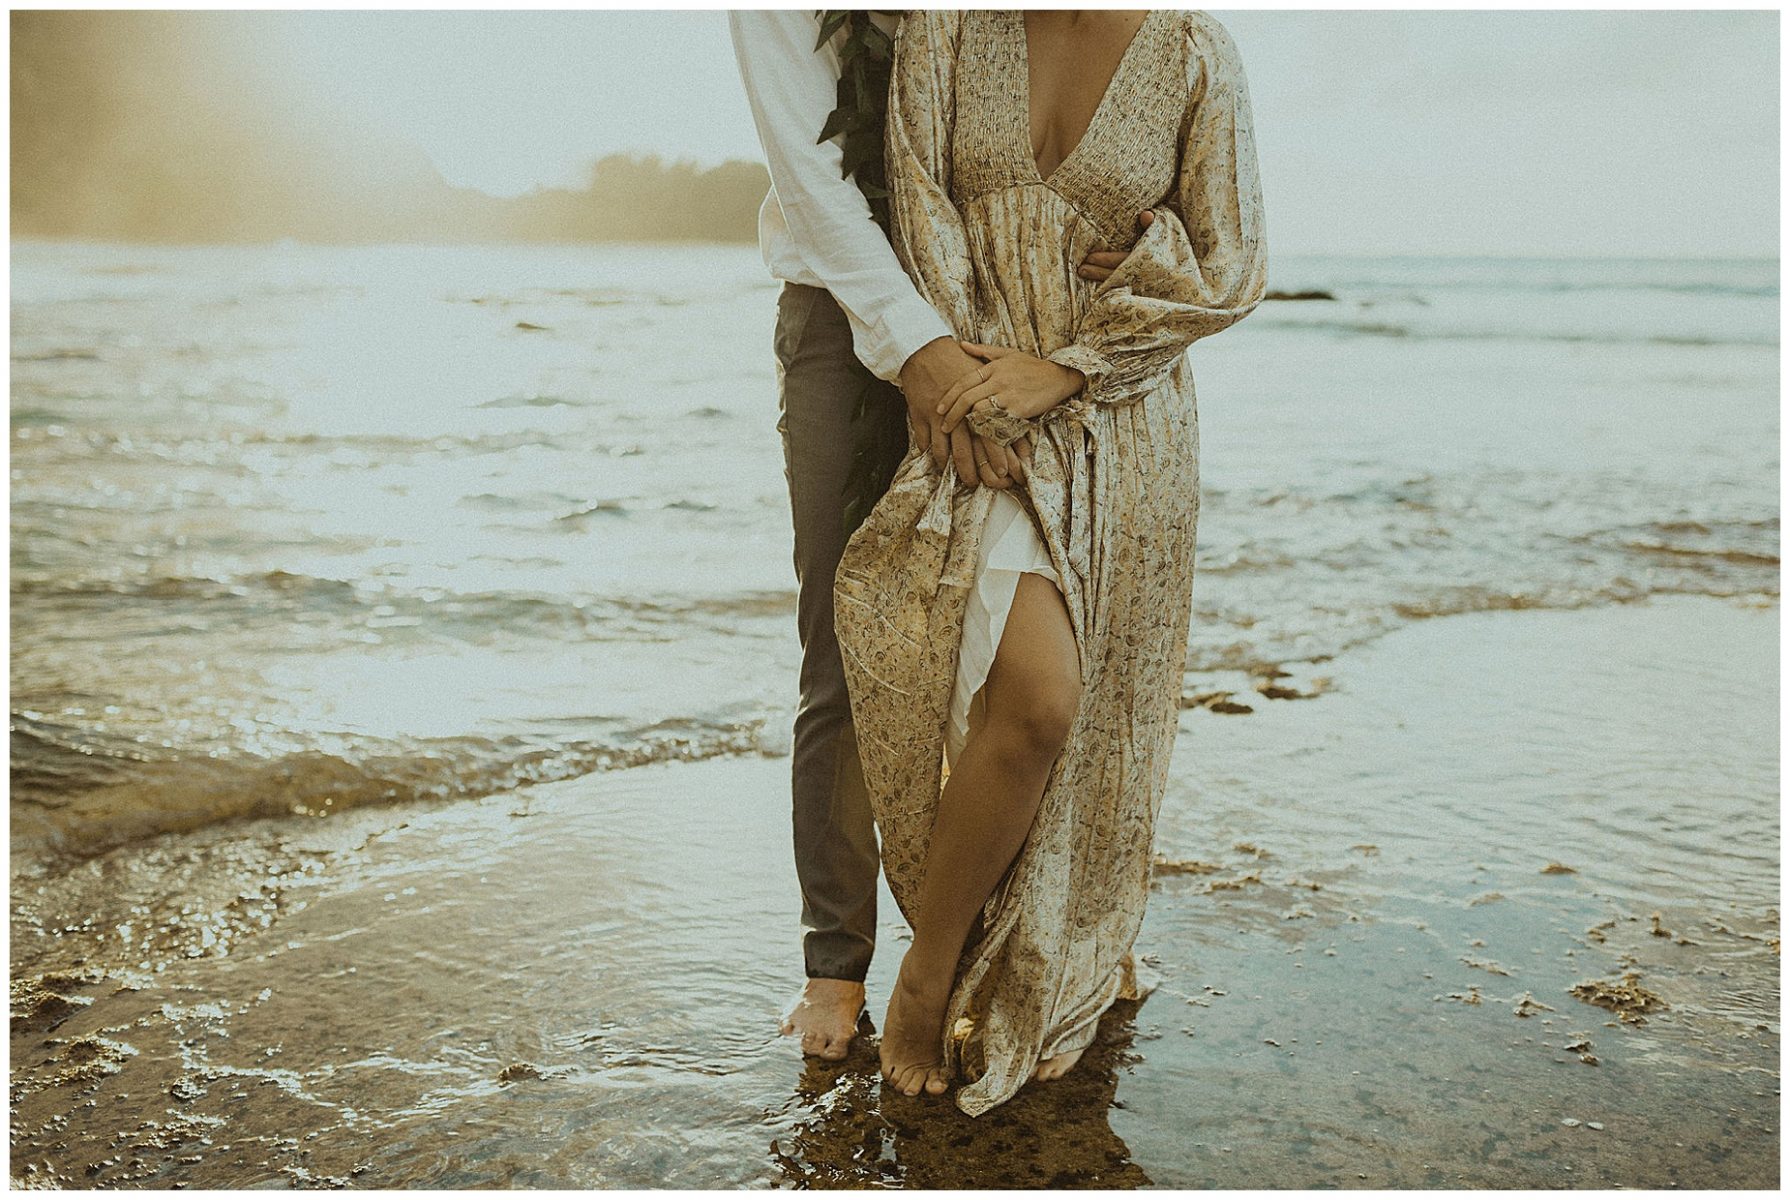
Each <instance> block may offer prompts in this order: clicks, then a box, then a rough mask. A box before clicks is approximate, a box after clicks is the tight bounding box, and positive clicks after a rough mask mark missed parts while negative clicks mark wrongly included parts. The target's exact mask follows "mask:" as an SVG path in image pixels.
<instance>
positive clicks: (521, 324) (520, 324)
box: [516, 321, 547, 332]
mask: <svg viewBox="0 0 1790 1200" xmlns="http://www.w3.org/2000/svg"><path fill="white" fill-rule="evenodd" d="M516 328H517V329H526V330H530V331H531V332H532V331H534V330H543V329H546V328H547V326H545V325H536V324H535V323H534V322H532V321H517V322H516Z"/></svg>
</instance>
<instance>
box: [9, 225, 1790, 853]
mask: <svg viewBox="0 0 1790 1200" xmlns="http://www.w3.org/2000/svg"><path fill="white" fill-rule="evenodd" d="M1776 278H1777V266H1776V262H1775V261H1742V262H1676V261H1639V262H1635V261H1629V262H1624V261H1612V260H1595V261H1584V262H1575V261H1569V260H1490V259H1488V260H1472V259H1466V260H1462V259H1450V260H1423V259H1382V260H1373V259H1304V260H1301V259H1297V258H1283V259H1280V260H1277V261H1276V264H1275V267H1274V279H1273V286H1275V287H1276V288H1282V289H1290V290H1297V289H1303V288H1327V289H1330V290H1331V291H1332V292H1333V293H1334V295H1335V296H1336V299H1335V300H1332V301H1298V302H1294V301H1269V302H1267V303H1265V304H1264V305H1263V306H1262V307H1261V309H1260V310H1258V312H1257V313H1256V314H1254V315H1252V316H1251V317H1250V318H1249V320H1248V321H1246V322H1244V323H1243V324H1241V325H1239V326H1238V327H1237V328H1236V329H1235V330H1232V331H1227V333H1226V334H1225V335H1224V336H1222V337H1217V338H1212V339H1210V340H1208V341H1206V342H1203V343H1201V344H1200V345H1199V346H1198V347H1196V349H1195V353H1194V365H1195V370H1196V376H1197V378H1198V381H1199V388H1200V396H1201V400H1200V407H1201V429H1202V433H1201V436H1202V453H1203V461H1202V467H1201V476H1202V479H1201V482H1202V493H1203V508H1202V519H1201V528H1200V547H1199V551H1198V579H1197V582H1196V585H1195V617H1194V627H1193V634H1192V637H1191V641H1190V645H1189V650H1188V665H1189V668H1190V675H1189V678H1188V688H1189V690H1190V691H1194V692H1198V691H1201V690H1211V689H1214V688H1223V687H1228V686H1236V685H1241V686H1243V687H1245V688H1247V687H1249V686H1250V685H1251V680H1252V679H1253V678H1254V677H1256V676H1257V675H1259V674H1260V673H1263V672H1267V671H1269V670H1272V669H1273V668H1274V667H1276V666H1285V667H1286V668H1287V669H1294V670H1297V669H1301V668H1303V667H1307V666H1311V665H1313V664H1321V663H1322V662H1323V661H1324V660H1325V659H1326V658H1327V657H1329V656H1332V655H1335V654H1338V653H1340V652H1342V651H1344V650H1346V649H1347V648H1348V647H1350V646H1355V645H1360V644H1363V643H1364V642H1366V641H1370V640H1372V639H1373V638H1375V637H1378V636H1380V635H1382V634H1384V633H1385V632H1387V631H1388V630H1392V629H1397V628H1400V627H1403V626H1404V625H1406V624H1408V623H1410V622H1411V621H1414V620H1422V619H1425V618H1427V617H1431V616H1435V615H1445V614H1450V613H1458V612H1475V611H1485V610H1494V609H1505V608H1535V607H1540V608H1559V607H1578V606H1584V605H1600V604H1609V603H1615V602H1627V601H1632V600H1636V599H1640V598H1644V597H1647V596H1651V595H1660V594H1669V593H1696V594H1706V595H1717V596H1737V597H1748V596H1752V597H1775V596H1776V595H1777V590H1778V514H1777V506H1776V497H1777V472H1778V461H1777V445H1778V439H1777V398H1778V349H1777V344H1776V329H1777V312H1778V296H1777V286H1776ZM12 285H13V310H12V328H13V345H12V365H13V403H12V465H13V470H12V630H13V658H12V685H13V698H12V708H13V711H12V764H13V776H12V778H13V844H14V846H15V847H16V848H20V849H23V850H26V851H35V850H38V849H42V848H50V847H55V848H62V849H67V850H73V851H78V852H90V851H93V850H97V849H103V848H104V847H106V846H109V845H114V844H118V843H121V842H123V841H127V840H129V839H131V838H134V837H139V836H143V835H146V834H150V833H154V832H158V831H163V830H174V829H191V828H197V827H199V826H202V825H205V824H208V823H211V822H214V821H218V820H223V819H228V818H231V817H236V816H252V815H271V814H275V813H283V812H292V811H301V812H309V811H341V810H343V809H346V808H351V807H356V806H360V805H364V804H369V803H386V802H394V801H402V800H407V799H415V798H444V799H452V798H457V797H470V796H479V795H485V794H490V793H493V792H496V791H501V790H503V789H506V788H509V787H513V786H517V785H519V784H526V783H530V782H535V781H541V780H552V779H562V778H573V777H577V776H580V775H583V774H586V773H588V772H590V771H593V770H601V769H605V768H610V767H616V766H632V765H637V764H640V763H643V762H652V761H660V760H666V759H684V758H701V757H707V756H710V755H714V754H722V753H734V752H739V751H742V750H744V751H753V750H761V751H769V752H772V753H777V752H781V751H782V750H784V749H786V748H787V745H788V737H789V720H790V710H791V707H792V706H793V703H794V682H793V681H794V679H795V673H796V665H797V662H798V658H799V650H798V648H797V645H796V640H795V635H794V616H793V612H794V592H793V578H794V576H793V571H792V569H791V566H790V534H789V519H788V501H787V496H786V493H785V482H784V478H783V462H782V456H781V450H780V447H779V444H778V438H777V434H776V429H775V424H776V416H777V414H776V398H775V385H774V381H773V378H772V362H771V356H770V326H771V321H772V319H773V316H774V296H775V285H774V284H773V282H772V281H771V280H770V279H769V278H768V277H767V276H766V275H765V273H764V270H763V268H762V266H761V264H760V262H759V260H758V257H757V253H756V251H755V250H754V249H752V248H749V247H737V246H728V247H690V246H676V247H402V246H374V247H355V248H331V247H307V246H298V245H290V244H288V245H278V246H266V247H227V248H225V247H220V248H152V247H132V246H118V245H103V244H53V243H39V242H21V243H17V244H15V245H14V247H13V272H12Z"/></svg>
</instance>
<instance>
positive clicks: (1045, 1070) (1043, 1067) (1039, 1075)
mask: <svg viewBox="0 0 1790 1200" xmlns="http://www.w3.org/2000/svg"><path fill="white" fill-rule="evenodd" d="M1086 1050H1087V1047H1085V1046H1084V1047H1082V1049H1080V1050H1070V1051H1068V1052H1067V1053H1064V1054H1059V1055H1057V1056H1056V1057H1054V1058H1047V1059H1045V1060H1043V1061H1042V1062H1040V1063H1039V1064H1038V1066H1037V1067H1036V1068H1035V1069H1034V1070H1033V1071H1032V1078H1033V1079H1061V1078H1062V1077H1063V1076H1064V1074H1065V1073H1066V1072H1067V1071H1068V1070H1069V1068H1070V1067H1073V1066H1074V1065H1075V1064H1076V1063H1077V1062H1078V1061H1080V1059H1081V1056H1082V1054H1083V1053H1084V1052H1085V1051H1086Z"/></svg>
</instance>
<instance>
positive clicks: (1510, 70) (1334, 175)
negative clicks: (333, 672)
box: [238, 9, 1779, 256]
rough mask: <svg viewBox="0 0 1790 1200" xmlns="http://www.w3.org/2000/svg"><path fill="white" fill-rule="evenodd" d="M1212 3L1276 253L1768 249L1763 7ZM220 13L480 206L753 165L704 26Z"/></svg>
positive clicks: (1774, 39)
mask: <svg viewBox="0 0 1790 1200" xmlns="http://www.w3.org/2000/svg"><path fill="white" fill-rule="evenodd" d="M1209 11H1211V12H1212V13H1213V15H1214V16H1217V17H1218V18H1219V19H1220V20H1221V21H1223V22H1224V24H1225V25H1226V27H1227V28H1229V29H1230V31H1231V33H1232V35H1233V37H1234V38H1235V40H1236V42H1237V44H1238V47H1239V49H1240V51H1241V53H1242V56H1243V62H1244V65H1245V69H1246V71H1247V74H1248V78H1249V88H1250V96H1251V101H1252V104H1253V107H1254V111H1255V125H1256V142H1257V146H1258V149H1259V151H1260V155H1261V161H1262V177H1263V192H1264V197H1265V201H1266V210H1267V221H1268V230H1269V235H1270V237H1271V238H1272V239H1273V241H1274V244H1275V247H1276V250H1277V251H1279V252H1280V253H1287V254H1325V253H1335V254H1388V253H1409V254H1436V253H1442V254H1514V255H1522V254H1540V255H1553V254H1591V255H1679V254H1693V255H1712V256H1722V255H1737V256H1738V255H1775V254H1776V253H1777V250H1778V245H1777V242H1778V227H1779V226H1778V145H1779V133H1778V123H1779V114H1778V95H1779V88H1778V71H1779V63H1778V44H1779V38H1778V22H1779V15H1778V13H1777V12H1775V11H1727V12H1718V11H1672V10H1652V11H1649V10H1621V11H1548V10H1506V11H1472V10H1458V11H1450V10H1441V11H1434V10H1429V11H1426V10H1408V11H1407V10H1379V11H1350V10H1316V11H1314V10H1300V11H1288V10H1262V9H1254V10H1225V9H1212V10H1209ZM238 19H247V20H249V21H251V22H253V28H254V30H255V32H254V33H253V34H252V35H251V36H248V37H247V38H245V42H246V43H247V44H248V46H247V48H248V49H249V50H250V51H251V52H252V53H255V54H257V55H259V56H260V57H261V60H262V65H263V67H264V69H265V71H266V72H267V73H268V76H269V78H270V80H271V81H272V82H273V85H274V86H276V87H285V88H292V89H295V94H303V93H308V94H310V95H313V96H315V95H324V96H328V97H330V98H331V100H332V101H333V102H335V103H336V104H338V105H340V106H342V108H343V110H344V111H348V112H352V113H354V114H355V119H360V120H366V121H369V122H373V123H377V124H379V125H381V126H382V127H383V128H385V129H387V130H388V131H390V132H392V133H394V134H396V135H398V136H401V137H404V138H406V139H409V140H411V141H413V142H415V143H416V144H418V145H420V146H421V147H422V148H423V150H424V151H425V152H427V154H428V155H429V156H430V158H431V159H432V160H433V161H434V162H435V164H436V165H437V166H438V167H439V168H440V170H441V171H442V173H443V174H444V175H445V176H446V177H447V178H448V179H449V180H450V181H452V182H455V183H459V184H463V185H468V186H473V187H477V188H480V189H482V190H485V191H489V192H492V193H494V194H497V195H514V194H517V193H520V192H523V191H526V190H528V189H529V188H531V187H535V186H542V185H555V184H566V185H576V184H577V183H578V182H579V181H580V180H581V179H582V178H583V175H584V172H585V170H586V168H587V166H588V164H589V162H590V160H592V159H593V158H596V157H598V156H601V155H603V154H607V153H613V152H617V151H647V152H653V153H657V154H659V155H661V156H663V157H667V158H688V159H694V160H696V161H698V162H701V163H704V164H709V163H715V162H720V161H723V160H725V159H729V158H751V159H761V158H762V156H761V155H760V153H759V149H758V143H757V139H756V135H755V133H754V131H753V127H752V122H751V119H750V116H749V114H748V112H747V109H746V102H745V96H744V94H743V92H742V91H741V88H740V84H739V79H738V76H737V74H736V70H735V66H734V59H733V52H732V47H731V45H730V43H729V40H728V36H727V22H726V17H725V14H724V13H723V12H719V11H691V10H681V11H679V10H665V11H646V12H639V11H618V10H608V11H603V10H586V11H578V10H558V11H554V10H534V11H512V12H502V11H499V12H491V11H476V10H466V11H451V10H450V11H403V10H397V11H392V10H386V11H374V12H356V11H351V10H350V11H342V10H336V11H316V10H312V11H296V12H277V11H264V12H259V13H254V14H252V15H251V16H249V17H247V18H238ZM270 26H271V28H270Z"/></svg>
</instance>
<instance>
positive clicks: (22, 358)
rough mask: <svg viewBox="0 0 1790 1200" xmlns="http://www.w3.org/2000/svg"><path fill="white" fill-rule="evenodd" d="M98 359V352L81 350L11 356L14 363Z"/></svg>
mask: <svg viewBox="0 0 1790 1200" xmlns="http://www.w3.org/2000/svg"><path fill="white" fill-rule="evenodd" d="M99 358H100V353H99V351H98V350H89V349H85V348H82V349H70V350H40V351H38V352H37V353H36V354H15V355H13V356H12V361H14V362H98V361H99Z"/></svg>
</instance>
